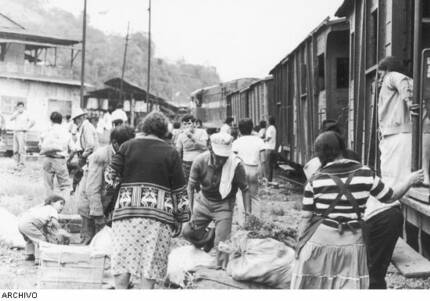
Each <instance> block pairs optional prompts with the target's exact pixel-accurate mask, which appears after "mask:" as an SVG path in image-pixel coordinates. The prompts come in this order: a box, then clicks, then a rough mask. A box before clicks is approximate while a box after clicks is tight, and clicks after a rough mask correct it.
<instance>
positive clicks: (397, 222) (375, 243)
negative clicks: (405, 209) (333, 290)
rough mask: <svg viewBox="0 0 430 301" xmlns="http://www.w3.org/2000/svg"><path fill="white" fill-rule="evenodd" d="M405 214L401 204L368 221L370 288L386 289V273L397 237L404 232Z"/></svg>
mask: <svg viewBox="0 0 430 301" xmlns="http://www.w3.org/2000/svg"><path fill="white" fill-rule="evenodd" d="M402 227H403V215H402V212H401V210H400V206H395V207H392V208H390V209H387V210H385V211H383V212H381V213H379V214H377V215H375V216H373V217H371V218H370V219H369V220H367V221H366V226H365V231H366V233H365V238H366V247H367V266H368V268H369V277H370V286H369V288H370V289H386V288H387V283H386V282H385V275H386V273H387V269H388V266H389V265H390V261H391V257H392V256H393V252H394V247H395V246H396V243H397V239H398V238H399V236H400V234H401V233H402Z"/></svg>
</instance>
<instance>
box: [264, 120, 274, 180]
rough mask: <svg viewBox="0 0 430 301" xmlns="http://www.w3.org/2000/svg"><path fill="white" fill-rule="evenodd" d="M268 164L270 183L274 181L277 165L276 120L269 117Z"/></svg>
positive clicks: (267, 134)
mask: <svg viewBox="0 0 430 301" xmlns="http://www.w3.org/2000/svg"><path fill="white" fill-rule="evenodd" d="M264 142H266V164H265V177H266V178H267V180H268V181H269V182H271V181H272V179H273V169H274V166H275V164H276V127H275V118H273V117H272V116H270V117H269V127H268V128H267V130H266V138H265V139H264Z"/></svg>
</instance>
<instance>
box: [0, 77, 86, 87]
mask: <svg viewBox="0 0 430 301" xmlns="http://www.w3.org/2000/svg"><path fill="white" fill-rule="evenodd" d="M0 78H7V79H20V80H28V81H35V82H45V83H53V84H60V85H66V86H81V81H80V80H75V79H62V78H51V77H35V76H28V75H17V74H0ZM85 87H87V88H92V87H93V85H91V84H88V83H86V84H85Z"/></svg>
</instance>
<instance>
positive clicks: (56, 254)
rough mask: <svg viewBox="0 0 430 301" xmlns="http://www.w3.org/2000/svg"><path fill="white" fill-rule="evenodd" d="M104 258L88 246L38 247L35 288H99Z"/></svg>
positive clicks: (48, 245) (101, 280) (51, 245)
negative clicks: (93, 252) (37, 268)
mask: <svg viewBox="0 0 430 301" xmlns="http://www.w3.org/2000/svg"><path fill="white" fill-rule="evenodd" d="M106 258H107V257H106V255H102V254H100V255H98V254H91V249H90V248H89V247H88V246H62V245H53V244H48V243H41V244H40V245H39V264H40V269H39V278H38V279H39V284H38V286H39V288H54V289H100V288H102V283H103V273H104V267H105V262H106Z"/></svg>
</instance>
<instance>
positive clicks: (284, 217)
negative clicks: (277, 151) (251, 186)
mask: <svg viewBox="0 0 430 301" xmlns="http://www.w3.org/2000/svg"><path fill="white" fill-rule="evenodd" d="M0 183H2V184H1V187H0V207H3V208H6V209H7V210H9V211H10V212H12V213H13V214H15V215H18V214H20V213H21V212H22V211H23V210H26V209H28V208H30V207H32V206H35V205H36V204H39V203H41V202H42V201H43V195H44V190H43V183H42V173H41V165H40V162H37V161H34V162H28V164H27V166H26V167H25V168H24V169H23V170H22V171H15V170H14V162H13V161H12V160H11V159H9V158H0ZM301 197H302V194H301V190H300V187H297V186H293V185H291V184H289V183H286V182H282V181H280V185H279V188H277V189H275V188H271V187H261V188H260V191H259V198H260V200H261V204H260V205H261V206H259V207H260V208H261V210H260V212H257V215H258V216H260V217H261V219H262V220H263V221H270V222H271V223H273V224H274V225H275V226H276V227H281V228H284V229H285V228H296V227H297V224H298V222H299V211H298V209H299V204H300V201H301ZM74 210H75V206H74V204H73V202H70V203H69V204H68V205H67V208H66V211H67V212H68V213H74ZM235 228H237V225H236V227H235ZM175 244H176V245H181V244H182V242H181V241H176V242H175ZM37 273H38V267H37V266H35V265H34V264H33V263H31V262H26V261H25V260H24V251H23V250H11V249H8V248H6V247H5V246H1V245H0V288H1V289H34V288H37ZM387 282H388V286H389V287H390V288H394V289H408V288H425V289H428V288H430V279H429V278H426V279H406V278H404V277H403V276H401V275H400V274H399V273H398V272H397V270H396V269H395V268H394V267H393V266H390V269H389V273H388V275H387Z"/></svg>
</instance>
